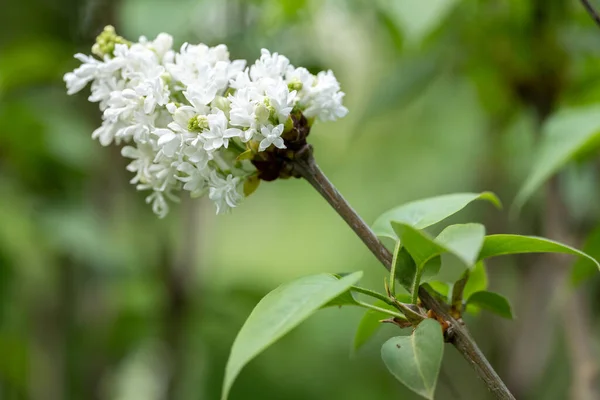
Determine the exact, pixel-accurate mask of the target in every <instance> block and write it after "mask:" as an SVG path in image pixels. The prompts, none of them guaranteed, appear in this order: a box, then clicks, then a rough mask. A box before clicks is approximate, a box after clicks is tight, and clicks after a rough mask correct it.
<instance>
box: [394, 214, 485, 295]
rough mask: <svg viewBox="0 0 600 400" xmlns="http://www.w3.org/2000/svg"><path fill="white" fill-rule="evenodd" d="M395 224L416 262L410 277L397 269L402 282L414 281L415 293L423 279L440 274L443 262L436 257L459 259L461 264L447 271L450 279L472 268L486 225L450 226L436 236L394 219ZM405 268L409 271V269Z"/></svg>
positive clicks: (402, 240)
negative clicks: (451, 256)
mask: <svg viewBox="0 0 600 400" xmlns="http://www.w3.org/2000/svg"><path fill="white" fill-rule="evenodd" d="M392 227H393V228H394V230H395V232H396V234H397V235H398V237H399V238H400V241H401V243H402V244H403V245H404V247H405V248H406V249H407V251H408V253H410V255H411V256H412V258H413V259H414V262H415V263H416V265H417V268H416V270H415V271H414V275H413V276H411V277H409V276H403V275H399V274H398V272H396V274H397V275H398V276H400V277H401V282H405V281H410V280H412V283H411V286H410V289H409V290H410V291H411V293H413V295H414V293H416V290H417V289H418V287H419V285H420V284H421V282H424V281H425V280H424V278H426V279H427V280H429V279H432V278H434V277H435V276H436V275H437V274H438V272H439V271H440V265H439V260H436V258H439V257H438V256H440V255H441V254H444V253H450V254H452V255H454V256H455V257H456V258H457V259H458V260H459V261H460V264H459V265H458V266H454V268H451V269H452V270H451V271H446V272H445V274H444V275H445V277H448V280H449V281H452V282H454V280H456V279H458V277H459V276H460V275H461V274H462V273H463V272H464V269H465V268H473V267H474V264H475V261H476V260H477V255H478V254H479V250H480V249H481V246H482V243H483V240H484V237H485V228H484V227H483V225H481V224H458V225H451V226H448V227H447V228H446V229H444V230H443V231H442V232H441V233H440V234H439V235H438V237H437V238H435V239H434V238H432V237H430V236H429V235H428V234H427V233H425V232H423V231H420V230H418V229H415V228H414V227H412V226H410V225H407V224H404V223H397V222H392ZM448 264H449V263H448ZM449 269H450V268H449ZM405 271H407V273H408V272H410V270H409V269H406V270H405ZM409 278H411V279H409Z"/></svg>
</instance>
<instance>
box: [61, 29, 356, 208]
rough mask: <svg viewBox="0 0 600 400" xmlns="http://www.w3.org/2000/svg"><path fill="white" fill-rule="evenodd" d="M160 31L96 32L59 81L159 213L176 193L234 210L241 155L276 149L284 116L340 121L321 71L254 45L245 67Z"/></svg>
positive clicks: (281, 144)
mask: <svg viewBox="0 0 600 400" xmlns="http://www.w3.org/2000/svg"><path fill="white" fill-rule="evenodd" d="M172 45H173V38H172V37H171V36H170V35H168V34H165V33H161V34H159V35H158V36H157V38H156V39H155V40H153V41H149V40H147V39H146V38H144V37H141V38H140V40H139V41H138V42H137V43H130V42H128V41H126V40H125V39H123V38H122V37H120V36H117V35H116V33H115V31H114V28H112V27H110V26H109V27H106V28H105V30H104V32H103V33H102V34H100V35H99V36H98V38H97V40H96V44H95V45H94V47H93V48H92V52H93V53H94V54H95V55H96V56H97V58H96V57H94V56H88V55H84V54H76V55H75V58H77V59H78V60H79V61H81V63H82V64H81V66H79V67H78V68H77V69H75V70H74V71H73V72H69V73H67V74H66V75H65V76H64V80H65V82H66V86H67V89H68V94H74V93H76V92H79V91H80V90H81V89H83V88H84V87H85V86H86V85H87V84H88V83H91V95H90V96H89V98H88V100H89V101H91V102H96V103H99V107H100V110H101V111H102V112H103V115H102V125H101V126H100V127H99V128H98V129H96V130H95V131H94V132H93V134H92V137H93V138H96V139H98V140H99V142H100V144H102V145H103V146H107V145H110V144H111V143H116V144H117V145H119V144H125V146H124V147H123V148H122V155H123V156H124V157H127V158H130V159H131V160H132V161H131V163H130V164H129V165H128V167H127V169H128V170H129V171H130V172H132V173H133V174H135V176H134V177H133V179H132V180H131V183H133V184H135V185H136V187H137V189H138V190H148V191H151V194H150V195H149V196H148V197H147V198H146V201H147V202H148V203H151V204H152V209H153V211H154V212H155V213H156V214H158V215H159V216H160V217H163V216H165V215H166V214H167V213H168V211H169V205H168V201H167V200H171V201H177V200H178V192H180V191H181V190H186V191H188V192H190V194H191V196H192V197H198V196H202V195H204V194H208V197H209V198H210V200H212V201H213V202H214V203H215V205H216V207H217V213H223V212H226V211H228V210H230V209H231V208H233V207H235V206H237V205H238V204H239V203H240V201H241V200H242V199H243V197H244V195H243V192H242V187H243V184H244V182H245V181H247V180H249V178H251V177H256V172H257V171H256V168H255V167H254V166H253V165H252V163H251V162H250V161H248V158H251V157H240V155H241V154H243V153H246V154H247V153H248V152H250V153H251V154H252V153H254V154H256V153H259V152H264V151H272V150H273V149H274V148H279V149H283V148H285V147H286V143H285V141H284V139H283V138H282V135H284V133H285V132H286V131H289V130H290V129H291V128H292V124H293V122H292V118H291V113H292V112H293V111H294V112H296V111H297V112H301V113H302V115H304V117H306V118H307V119H309V120H312V119H318V120H325V121H326V120H334V119H336V118H340V117H343V116H344V115H346V113H347V112H348V110H347V109H346V108H345V107H344V106H343V105H342V98H343V97H344V93H343V92H341V91H340V87H339V83H338V81H337V80H336V78H335V76H334V75H333V73H332V72H331V71H327V72H320V73H318V74H317V75H316V76H315V75H313V74H311V73H310V72H309V71H308V70H306V69H305V68H295V67H294V66H292V65H291V64H290V62H289V60H288V59H287V58H286V57H284V56H282V55H280V54H277V53H270V52H269V51H268V50H265V49H263V50H262V52H261V56H260V58H259V59H258V60H256V62H255V63H254V64H253V65H251V66H250V67H246V62H245V61H244V60H234V61H231V60H230V59H229V53H228V50H227V47H226V46H225V45H218V46H216V47H208V46H206V45H204V44H198V45H191V44H187V43H186V44H184V45H183V46H181V48H180V49H179V51H175V50H173V49H172Z"/></svg>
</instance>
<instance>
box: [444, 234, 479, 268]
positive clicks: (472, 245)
mask: <svg viewBox="0 0 600 400" xmlns="http://www.w3.org/2000/svg"><path fill="white" fill-rule="evenodd" d="M484 238H485V227H484V226H483V225H481V224H457V225H450V226H448V227H447V228H446V229H444V230H443V231H442V232H441V233H440V234H439V235H438V237H437V238H435V240H436V242H438V243H440V244H442V245H443V246H444V247H445V248H447V249H449V250H450V252H451V253H453V254H454V255H456V256H457V257H458V258H459V259H460V260H461V261H463V262H464V263H465V265H467V266H468V267H469V268H471V267H474V266H475V263H476V262H477V256H478V255H479V251H480V250H481V247H482V246H483V240H484Z"/></svg>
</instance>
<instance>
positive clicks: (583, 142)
mask: <svg viewBox="0 0 600 400" xmlns="http://www.w3.org/2000/svg"><path fill="white" fill-rule="evenodd" d="M542 130H543V135H542V139H541V144H540V146H539V152H538V154H537V157H536V161H535V162H534V165H533V168H532V169H531V172H530V174H529V177H528V178H527V180H526V181H525V183H524V184H523V186H522V187H521V189H520V190H519V193H518V194H517V197H516V198H515V202H514V204H513V207H514V209H515V210H516V209H519V208H521V207H522V206H523V204H525V202H526V201H527V199H529V197H531V195H532V194H533V193H534V192H535V191H536V190H537V189H539V188H540V186H541V185H542V184H543V183H544V182H545V181H546V180H547V179H548V178H550V177H551V176H552V175H553V174H554V173H556V171H558V170H559V169H560V168H562V167H563V166H564V165H565V164H566V163H567V162H569V161H571V160H572V159H574V158H575V157H577V156H579V155H580V154H582V153H585V152H586V151H588V150H589V149H590V148H596V147H597V146H598V144H599V141H600V106H599V105H593V106H588V107H582V108H576V109H569V110H563V111H560V112H558V113H556V114H555V115H553V116H552V117H551V118H550V119H549V120H548V122H546V124H544V126H543V128H542Z"/></svg>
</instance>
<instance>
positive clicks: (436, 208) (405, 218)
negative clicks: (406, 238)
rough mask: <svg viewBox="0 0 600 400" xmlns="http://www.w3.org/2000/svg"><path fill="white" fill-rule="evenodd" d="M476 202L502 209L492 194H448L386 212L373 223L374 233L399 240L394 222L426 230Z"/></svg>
mask: <svg viewBox="0 0 600 400" xmlns="http://www.w3.org/2000/svg"><path fill="white" fill-rule="evenodd" d="M475 200H487V201H489V202H491V203H492V204H494V205H495V206H496V207H498V208H500V207H501V203H500V200H499V199H498V198H497V197H496V195H494V194H493V193H491V192H483V193H455V194H447V195H443V196H437V197H431V198H428V199H422V200H416V201H413V202H410V203H406V204H403V205H401V206H398V207H395V208H393V209H391V210H389V211H386V212H385V213H383V214H382V215H380V216H379V217H378V218H377V219H376V220H375V222H374V223H373V226H372V227H373V231H374V232H375V234H377V236H382V237H389V238H391V239H397V238H398V235H397V234H396V233H395V231H394V229H393V228H392V225H391V223H392V222H397V223H403V224H406V225H410V226H412V227H414V228H416V229H424V228H427V227H428V226H431V225H434V224H436V223H438V222H440V221H442V220H444V219H446V218H448V217H450V216H451V215H453V214H455V213H457V212H458V211H460V210H462V209H463V208H465V207H466V206H467V205H468V204H469V203H471V202H473V201H475Z"/></svg>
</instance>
